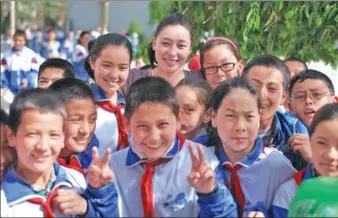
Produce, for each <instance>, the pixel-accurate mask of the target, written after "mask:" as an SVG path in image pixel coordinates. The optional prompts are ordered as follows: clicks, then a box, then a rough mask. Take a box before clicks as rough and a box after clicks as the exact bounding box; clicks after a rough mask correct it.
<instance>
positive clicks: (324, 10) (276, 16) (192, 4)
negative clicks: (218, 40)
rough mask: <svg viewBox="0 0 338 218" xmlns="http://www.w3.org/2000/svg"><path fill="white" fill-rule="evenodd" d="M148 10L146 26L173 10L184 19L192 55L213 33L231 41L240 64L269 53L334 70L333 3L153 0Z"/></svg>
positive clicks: (336, 18) (337, 58)
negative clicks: (190, 27)
mask: <svg viewBox="0 0 338 218" xmlns="http://www.w3.org/2000/svg"><path fill="white" fill-rule="evenodd" d="M149 6H150V24H157V23H158V22H159V21H160V20H161V19H162V18H163V17H165V16H167V15H169V14H171V13H173V12H181V13H183V14H184V15H185V16H187V17H188V19H189V20H190V21H191V22H192V25H193V29H194V42H193V51H194V52H195V51H197V50H198V49H199V47H200V45H201V43H200V40H201V38H204V33H205V32H214V35H215V36H222V35H227V36H230V37H231V38H233V39H235V40H236V41H237V42H238V43H239V46H240V48H241V51H242V55H243V59H244V60H248V59H250V58H252V57H254V56H257V55H259V54H273V55H276V56H279V57H290V56H295V57H299V58H301V59H303V60H305V61H306V62H309V61H320V60H322V61H324V62H325V63H327V64H331V65H332V66H333V67H337V66H338V50H337V46H335V43H337V42H336V40H337V36H338V28H337V26H338V25H337V24H338V6H337V3H336V2H322V1H308V2H301V1H288V2H285V1H271V2H261V1H259V2H244V1H241V2H222V1H218V2H214V1H205V2H202V1H152V2H150V5H149ZM148 40H149V39H148ZM141 46H142V45H141ZM145 48H146V46H145V45H143V47H142V48H141V50H142V49H143V51H141V52H144V53H145Z"/></svg>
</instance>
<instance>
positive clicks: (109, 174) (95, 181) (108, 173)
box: [87, 147, 114, 189]
mask: <svg viewBox="0 0 338 218" xmlns="http://www.w3.org/2000/svg"><path fill="white" fill-rule="evenodd" d="M92 156H93V161H92V163H91V165H90V167H89V169H88V174H87V178H88V183H89V185H90V186H91V187H93V188H96V189H98V188H101V187H103V186H105V185H107V184H109V183H110V182H111V181H112V180H113V177H114V174H113V171H112V170H111V169H110V167H109V160H110V156H111V150H110V149H109V148H107V150H106V152H105V153H104V157H103V160H100V159H99V152H98V150H97V147H93V150H92Z"/></svg>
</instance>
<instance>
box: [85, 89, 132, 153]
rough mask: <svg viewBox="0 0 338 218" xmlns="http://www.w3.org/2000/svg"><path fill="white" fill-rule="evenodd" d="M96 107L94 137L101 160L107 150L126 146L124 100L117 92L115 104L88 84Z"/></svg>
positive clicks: (113, 150) (116, 149) (115, 149)
mask: <svg viewBox="0 0 338 218" xmlns="http://www.w3.org/2000/svg"><path fill="white" fill-rule="evenodd" d="M90 87H91V88H92V90H93V92H94V94H95V99H96V105H97V107H96V108H97V120H96V129H95V135H96V137H97V139H98V151H99V157H100V158H103V156H104V153H105V151H106V149H107V148H110V149H111V151H112V152H115V151H118V150H120V149H122V148H124V147H127V146H128V144H129V143H128V134H127V128H126V124H125V120H124V116H123V113H124V107H125V98H124V96H123V95H122V94H121V93H120V92H118V99H117V104H115V102H111V101H110V99H108V98H107V97H106V96H105V95H104V93H103V91H102V90H101V88H100V87H98V86H97V85H96V84H94V83H92V84H90Z"/></svg>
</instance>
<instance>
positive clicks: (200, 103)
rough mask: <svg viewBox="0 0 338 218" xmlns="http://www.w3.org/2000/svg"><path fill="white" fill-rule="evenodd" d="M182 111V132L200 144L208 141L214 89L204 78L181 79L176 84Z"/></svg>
mask: <svg viewBox="0 0 338 218" xmlns="http://www.w3.org/2000/svg"><path fill="white" fill-rule="evenodd" d="M175 89H176V95H177V100H178V104H179V105H180V108H181V111H182V118H181V120H180V124H181V129H180V134H181V135H183V136H184V137H185V138H187V139H190V140H192V141H194V142H197V143H200V144H204V145H205V144H206V142H207V141H208V135H209V127H208V123H209V121H210V119H211V117H210V115H211V110H209V109H210V107H211V96H212V89H211V87H210V86H209V84H208V83H207V82H206V81H204V80H196V81H186V80H183V81H181V82H180V83H179V84H178V85H177V86H176V88H175Z"/></svg>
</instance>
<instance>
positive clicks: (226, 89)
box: [211, 77, 261, 112]
mask: <svg viewBox="0 0 338 218" xmlns="http://www.w3.org/2000/svg"><path fill="white" fill-rule="evenodd" d="M236 88H241V89H245V90H247V91H248V92H249V93H251V94H252V95H253V96H254V97H255V98H256V100H257V107H258V111H260V109H261V100H260V95H259V92H258V91H257V90H256V88H255V87H254V86H253V85H252V84H251V83H250V82H249V81H248V80H246V79H245V78H243V77H235V78H233V79H229V80H225V81H224V82H222V83H221V84H220V85H219V86H217V88H216V89H215V90H214V93H213V95H212V102H211V107H212V110H213V111H215V112H216V111H217V110H218V109H219V108H220V106H221V104H222V101H223V99H224V97H225V96H227V95H228V94H230V93H231V91H232V90H233V89H236Z"/></svg>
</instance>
